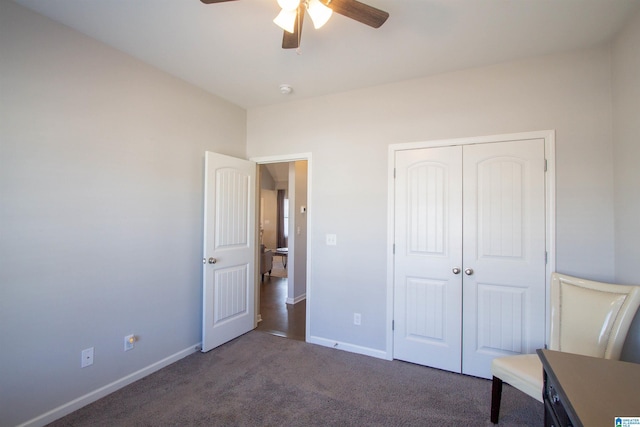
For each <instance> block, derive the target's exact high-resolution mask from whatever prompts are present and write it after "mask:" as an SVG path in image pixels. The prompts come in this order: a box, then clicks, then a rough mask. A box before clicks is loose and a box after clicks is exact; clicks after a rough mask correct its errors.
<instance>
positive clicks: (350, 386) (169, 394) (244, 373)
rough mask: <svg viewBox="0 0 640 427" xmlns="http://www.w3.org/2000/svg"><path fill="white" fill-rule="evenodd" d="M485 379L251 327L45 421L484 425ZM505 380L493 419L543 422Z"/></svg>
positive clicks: (539, 409) (536, 408) (537, 408)
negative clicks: (331, 346)
mask: <svg viewBox="0 0 640 427" xmlns="http://www.w3.org/2000/svg"><path fill="white" fill-rule="evenodd" d="M490 396H491V383H490V381H488V380H484V379H479V378H474V377H468V376H464V375H459V374H453V373H449V372H444V371H440V370H437V369H431V368H426V367H423V366H417V365H413V364H410V363H405V362H400V361H386V360H381V359H376V358H372V357H368V356H362V355H357V354H353V353H348V352H345V351H340V350H335V349H332V348H326V347H321V346H317V345H312V344H307V343H305V342H300V341H295V340H289V339H286V338H281V337H276V336H273V335H269V334H267V333H263V332H258V331H252V332H249V333H248V334H246V335H243V336H242V337H240V338H237V339H236V340H234V341H232V342H230V343H227V344H225V345H223V346H221V347H219V348H217V349H214V350H212V351H210V352H208V353H205V354H203V353H196V354H193V355H190V356H188V357H186V358H184V359H182V360H180V361H178V362H176V363H174V364H172V365H170V366H168V367H166V368H164V369H162V370H160V371H158V372H156V373H154V374H152V375H149V376H148V377H145V378H143V379H142V380H140V381H137V382H136V383H133V384H131V385H129V386H127V387H125V388H123V389H121V390H119V391H117V392H115V393H112V394H111V395H109V396H107V397H105V398H103V399H101V400H99V401H97V402H95V403H93V404H91V405H89V406H86V407H84V408H82V409H80V410H78V411H76V412H74V413H72V414H70V415H68V416H66V417H64V418H62V419H60V420H58V421H56V422H54V423H52V424H51V425H52V426H491V425H493V424H491V423H490V421H489V406H490ZM541 425H543V405H542V403H539V402H537V401H535V400H534V399H532V398H530V397H528V396H526V395H524V394H523V393H521V392H519V391H518V390H515V389H513V388H511V387H510V386H507V385H505V387H504V390H503V396H502V409H501V417H500V426H541Z"/></svg>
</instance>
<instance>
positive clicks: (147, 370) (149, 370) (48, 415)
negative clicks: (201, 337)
mask: <svg viewBox="0 0 640 427" xmlns="http://www.w3.org/2000/svg"><path fill="white" fill-rule="evenodd" d="M200 348H202V345H201V343H197V344H194V345H192V346H191V347H189V348H186V349H184V350H181V351H179V352H177V353H175V354H172V355H171V356H169V357H165V358H164V359H162V360H159V361H157V362H155V363H152V364H151V365H149V366H146V367H144V368H142V369H140V370H138V371H136V372H133V373H131V374H129V375H127V376H125V377H122V378H120V379H119V380H116V381H114V382H112V383H110V384H107V385H105V386H103V387H100V388H99V389H97V390H94V391H92V392H89V393H87V394H85V395H84V396H80V397H78V398H77V399H74V400H72V401H71V402H68V403H65V404H64V405H60V406H58V407H57V408H54V409H52V410H51V411H49V412H45V413H44V414H42V415H39V416H37V417H35V418H33V419H31V420H29V421H27V422H25V423H23V424H20V425H19V426H18V427H41V426H44V425H47V424H49V423H51V422H53V421H55V420H57V419H60V418H62V417H64V416H65V415H68V414H70V413H72V412H73V411H77V410H78V409H80V408H82V407H83V406H87V405H88V404H90V403H93V402H95V401H96V400H98V399H101V398H103V397H105V396H106V395H108V394H111V393H113V392H114V391H117V390H119V389H121V388H123V387H125V386H127V385H129V384H131V383H133V382H135V381H138V380H139V379H141V378H144V377H146V376H147V375H150V374H153V373H154V372H156V371H159V370H160V369H162V368H164V367H166V366H169V365H171V364H172V363H174V362H177V361H178V360H180V359H182V358H184V357H187V356H189V355H190V354H193V353H195V352H196V351H199V350H200Z"/></svg>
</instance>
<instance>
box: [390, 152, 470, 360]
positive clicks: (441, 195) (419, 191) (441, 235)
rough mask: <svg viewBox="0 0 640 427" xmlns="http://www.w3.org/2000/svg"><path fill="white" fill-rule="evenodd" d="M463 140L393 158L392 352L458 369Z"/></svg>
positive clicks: (399, 153)
mask: <svg viewBox="0 0 640 427" xmlns="http://www.w3.org/2000/svg"><path fill="white" fill-rule="evenodd" d="M460 155H461V148H460V147H442V148H435V149H428V150H426V149H425V150H411V151H406V152H405V151H401V152H398V153H397V157H396V189H397V190H396V229H395V236H396V240H395V241H396V256H395V262H396V269H395V271H396V275H395V280H394V282H395V285H394V286H395V288H394V317H395V319H394V323H395V327H394V357H395V358H397V359H401V360H406V361H409V362H413V363H420V364H423V365H429V366H434V367H437V368H440V369H446V370H450V371H455V372H459V371H460V350H461V347H460V340H461V306H460V299H461V298H462V294H461V291H462V288H461V276H460V275H459V274H458V275H455V274H453V273H452V269H453V268H454V267H460V264H459V263H460V260H461V256H462V254H461V238H462V234H461V233H462V228H461V225H462V218H461V216H460V215H461V209H462V207H461V203H462V194H461V189H462V179H461V164H460Z"/></svg>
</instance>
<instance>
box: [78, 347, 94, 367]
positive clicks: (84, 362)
mask: <svg viewBox="0 0 640 427" xmlns="http://www.w3.org/2000/svg"><path fill="white" fill-rule="evenodd" d="M91 365H93V347H90V348H85V349H84V350H82V356H81V359H80V367H81V368H86V367H87V366H91Z"/></svg>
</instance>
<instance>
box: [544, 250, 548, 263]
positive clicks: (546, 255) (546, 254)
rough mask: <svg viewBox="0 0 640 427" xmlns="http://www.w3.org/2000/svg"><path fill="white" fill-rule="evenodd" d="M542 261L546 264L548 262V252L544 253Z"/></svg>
mask: <svg viewBox="0 0 640 427" xmlns="http://www.w3.org/2000/svg"><path fill="white" fill-rule="evenodd" d="M544 263H545V264H548V263H549V252H545V253H544Z"/></svg>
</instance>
